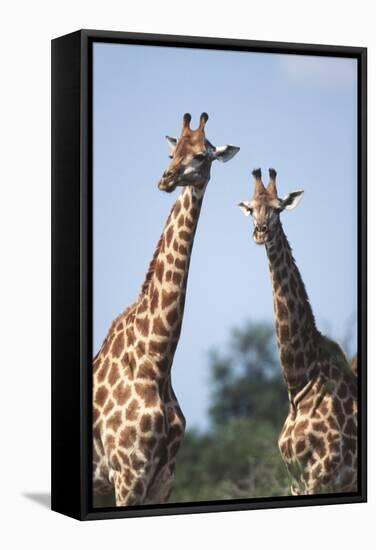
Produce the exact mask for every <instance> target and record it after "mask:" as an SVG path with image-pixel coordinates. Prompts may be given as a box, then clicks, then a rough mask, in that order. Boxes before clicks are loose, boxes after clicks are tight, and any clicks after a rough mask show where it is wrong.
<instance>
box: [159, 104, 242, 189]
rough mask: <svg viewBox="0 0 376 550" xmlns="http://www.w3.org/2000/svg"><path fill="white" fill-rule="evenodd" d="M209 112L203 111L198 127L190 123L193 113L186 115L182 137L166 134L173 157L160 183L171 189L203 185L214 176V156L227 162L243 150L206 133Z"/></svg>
mask: <svg viewBox="0 0 376 550" xmlns="http://www.w3.org/2000/svg"><path fill="white" fill-rule="evenodd" d="M208 118H209V116H208V115H207V113H202V115H201V116H200V124H199V127H198V128H197V129H196V130H192V129H191V127H190V122H191V115H190V114H189V113H186V114H185V115H184V117H183V128H182V132H181V135H180V137H179V139H177V138H173V137H170V136H166V139H167V142H168V144H169V146H170V158H171V159H172V160H171V162H170V164H169V166H168V167H167V169H166V170H165V171H164V173H163V176H162V178H161V180H160V181H159V184H158V187H159V189H161V190H162V191H167V192H169V193H170V192H171V191H173V190H174V189H175V188H176V187H178V186H181V187H184V186H187V185H193V186H195V187H197V188H199V189H203V188H204V187H205V186H206V184H207V183H208V181H209V179H210V168H211V165H212V162H213V160H220V161H222V162H227V161H228V160H230V159H231V158H232V157H233V156H235V155H236V153H237V152H238V151H239V147H235V146H234V145H222V146H221V147H214V145H212V144H211V143H210V141H208V140H207V139H206V137H205V125H206V123H207V121H208Z"/></svg>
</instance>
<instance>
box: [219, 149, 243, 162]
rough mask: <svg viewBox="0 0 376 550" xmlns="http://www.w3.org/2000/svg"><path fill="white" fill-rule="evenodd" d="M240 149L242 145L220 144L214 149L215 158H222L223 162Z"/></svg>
mask: <svg viewBox="0 0 376 550" xmlns="http://www.w3.org/2000/svg"><path fill="white" fill-rule="evenodd" d="M239 151H240V147H236V146H235V145H220V146H219V147H215V148H214V150H213V160H220V161H221V162H227V161H228V160H231V159H232V158H233V157H234V156H235V155H236V153H238V152H239Z"/></svg>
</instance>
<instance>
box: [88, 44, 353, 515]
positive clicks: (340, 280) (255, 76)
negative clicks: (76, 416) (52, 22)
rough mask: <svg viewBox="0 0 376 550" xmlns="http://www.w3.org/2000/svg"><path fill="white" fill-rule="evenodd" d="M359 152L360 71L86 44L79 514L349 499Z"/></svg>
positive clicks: (290, 59) (329, 60) (232, 54)
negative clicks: (85, 467)
mask: <svg viewBox="0 0 376 550" xmlns="http://www.w3.org/2000/svg"><path fill="white" fill-rule="evenodd" d="M166 136H167V140H166V139H165V137H166ZM357 139H358V136H357V61H356V60H355V59H350V58H343V57H319V56H305V55H290V54H289V55H287V54H286V55H282V54H272V53H268V54H266V53H252V52H239V51H220V50H204V49H191V48H174V47H157V46H139V45H127V44H115V43H113V44H111V43H101V42H97V43H94V45H93V160H94V164H93V262H94V263H93V289H94V295H93V348H94V349H93V365H92V369H93V396H92V398H93V399H92V400H93V485H92V493H93V505H94V507H111V506H117V507H121V506H134V505H150V504H162V503H166V502H169V503H195V502H211V501H229V500H236V499H255V498H270V497H281V496H284V497H286V496H290V497H291V498H295V496H296V495H312V498H314V496H315V495H317V494H320V495H323V494H333V493H350V492H356V491H357V476H358V459H357V439H358V438H357V393H358V390H357V369H358V364H357V349H358V346H357V318H358V304H357V292H358V291H357V207H358V205H357ZM359 369H360V366H359Z"/></svg>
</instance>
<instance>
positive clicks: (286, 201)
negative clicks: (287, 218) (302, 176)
mask: <svg viewBox="0 0 376 550" xmlns="http://www.w3.org/2000/svg"><path fill="white" fill-rule="evenodd" d="M303 194H304V191H294V192H293V193H289V194H288V195H286V196H285V197H284V198H283V199H282V201H281V207H282V210H284V209H286V210H292V209H293V208H296V207H297V206H298V204H299V203H300V201H301V199H302V198H303Z"/></svg>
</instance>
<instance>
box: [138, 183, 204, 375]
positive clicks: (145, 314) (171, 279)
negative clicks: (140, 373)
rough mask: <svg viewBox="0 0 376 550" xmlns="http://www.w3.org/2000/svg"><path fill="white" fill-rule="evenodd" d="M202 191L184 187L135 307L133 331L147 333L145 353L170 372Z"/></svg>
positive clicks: (179, 327) (182, 308)
mask: <svg viewBox="0 0 376 550" xmlns="http://www.w3.org/2000/svg"><path fill="white" fill-rule="evenodd" d="M203 195H204V190H202V191H198V190H196V189H195V188H192V186H187V187H184V189H183V191H182V192H181V194H180V196H179V198H178V199H177V201H176V202H175V204H174V205H173V207H172V209H171V212H170V214H169V216H168V218H167V222H166V224H165V227H164V230H163V233H162V235H161V237H160V239H159V242H158V245H157V248H156V250H155V252H154V256H153V259H152V261H151V263H150V266H149V270H148V273H147V275H146V279H145V282H144V284H143V286H142V290H141V294H140V297H139V300H138V304H139V306H138V307H137V309H136V312H135V313H136V319H135V324H136V330H138V332H140V333H141V336H147V342H148V343H147V344H146V345H147V347H148V349H146V353H147V354H148V355H149V356H152V357H153V358H154V366H155V365H157V368H158V365H160V369H161V373H163V374H164V375H166V374H168V373H169V370H170V367H171V363H172V359H173V356H174V353H175V350H176V346H177V342H178V339H179V336H180V331H181V326H182V321H183V314H184V305H185V293H186V287H187V280H188V272H189V264H190V257H191V251H192V246H193V241H194V237H195V233H196V228H197V223H198V220H199V216H200V210H201V204H202V200H203Z"/></svg>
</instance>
